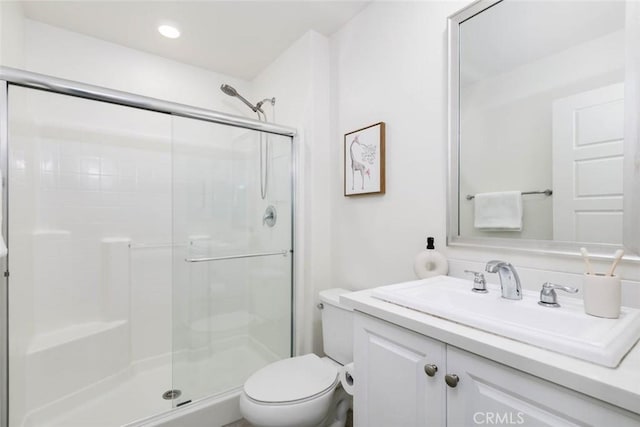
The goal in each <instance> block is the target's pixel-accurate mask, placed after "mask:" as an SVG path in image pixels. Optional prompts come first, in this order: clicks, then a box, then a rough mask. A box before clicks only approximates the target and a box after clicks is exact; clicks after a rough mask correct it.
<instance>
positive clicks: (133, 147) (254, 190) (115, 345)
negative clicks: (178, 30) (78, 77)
mask: <svg viewBox="0 0 640 427" xmlns="http://www.w3.org/2000/svg"><path fill="white" fill-rule="evenodd" d="M212 96H215V95H214V94H212ZM294 134H295V130H294V129H291V128H288V127H284V126H279V125H276V124H273V123H266V122H261V121H257V120H251V119H246V118H243V117H238V116H232V115H226V114H222V113H218V112H214V111H209V110H204V109H200V108H196V107H191V106H187V105H181V104H174V103H170V102H166V101H161V100H157V99H152V98H146V97H141V96H137V95H133V94H128V93H123V92H118V91H114V90H110V89H105V88H99V87H93V86H89V85H85V84H81V83H77V82H72V81H67V80H62V79H57V78H52V77H48V76H44V75H39V74H35V73H30V72H24V71H19V70H14V69H9V68H0V169H1V170H2V179H3V186H2V210H1V211H0V212H2V213H3V221H2V226H3V230H2V231H3V235H4V237H5V240H6V242H7V245H8V248H9V252H8V256H7V258H6V259H3V260H2V262H3V263H4V268H3V270H2V271H3V272H5V273H4V278H3V279H4V280H3V286H2V289H1V292H0V300H1V301H0V302H1V304H0V313H1V314H0V315H1V317H0V318H1V319H2V321H1V326H2V327H1V328H0V333H1V334H2V336H0V346H1V348H0V358H1V359H2V360H0V362H1V363H0V369H1V370H2V371H1V375H0V377H1V380H2V385H1V386H0V387H1V388H0V406H1V407H2V420H1V423H0V425H1V426H2V427H39V426H51V427H103V426H104V427H107V426H123V425H132V426H133V425H136V426H137V425H144V420H145V419H151V418H153V416H156V415H158V414H161V413H167V412H172V411H180V410H181V409H182V408H183V407H185V408H186V407H189V406H190V405H191V406H192V405H194V404H198V402H202V401H203V400H207V399H208V400H211V401H215V398H216V397H219V396H229V395H233V394H234V393H235V394H237V393H238V390H240V387H241V386H242V384H243V383H244V381H245V379H246V378H247V377H248V376H249V375H251V374H252V373H253V372H255V371H256V370H257V369H259V368H261V367H263V366H265V365H266V364H269V363H271V362H273V361H275V360H279V359H283V358H287V357H290V356H291V354H292V348H293V343H292V339H293V334H292V330H293V313H292V310H293V304H292V301H293V285H292V283H293V275H292V272H293V263H292V259H293V255H292V254H293V232H292V230H293V176H294V174H293V171H294V168H293V166H294V162H293V155H292V149H293V143H292V142H293V136H294ZM261 141H266V144H267V145H268V147H269V150H268V151H267V153H268V156H267V158H266V159H265V158H263V157H262V156H261V154H260V149H261V146H262V143H261ZM264 161H266V162H268V164H269V168H268V169H267V171H268V172H267V173H268V180H267V182H268V188H266V197H265V198H264V199H263V198H262V197H261V190H262V188H261V187H262V185H261V181H262V180H263V177H262V175H261V173H260V166H261V164H262V162H264ZM268 207H270V209H271V211H270V212H272V218H265V209H267V208H268ZM276 213H277V215H276ZM267 219H269V220H267ZM178 407H179V408H178ZM213 422H214V423H215V420H213Z"/></svg>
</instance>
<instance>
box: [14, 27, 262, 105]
mask: <svg viewBox="0 0 640 427" xmlns="http://www.w3.org/2000/svg"><path fill="white" fill-rule="evenodd" d="M24 30H25V34H24V38H25V51H24V52H25V69H27V70H28V71H35V72H39V73H43V74H48V75H52V76H55V77H62V78H65V79H70V80H76V81H80V82H84V83H88V84H93V85H98V86H104V87H108V88H110V89H117V90H122V91H126V92H130V93H135V94H138V95H145V96H150V97H153V98H160V99H163V100H167V101H173V102H179V103H184V104H189V105H193V106H197V107H202V108H208V109H213V110H223V111H228V112H230V113H231V114H238V115H243V114H244V113H245V111H246V107H245V106H244V105H242V104H241V103H240V102H238V101H237V100H236V99H232V98H230V97H227V96H225V95H224V94H223V93H222V92H221V91H220V85H221V84H222V83H228V84H230V85H232V86H234V87H235V88H236V89H237V90H238V92H240V93H242V94H247V95H246V96H247V97H251V85H250V84H249V83H248V82H246V81H244V80H241V79H237V78H234V77H231V76H227V75H224V74H219V73H215V72H212V71H209V70H205V69H202V68H198V67H194V66H190V65H186V64H182V63H180V62H176V61H173V60H170V59H165V58H162V57H160V56H157V55H153V54H149V53H145V52H141V51H138V50H135V49H130V48H126V47H123V46H120V45H117V44H114V43H109V42H105V41H102V40H99V39H96V38H93V37H88V36H84V35H82V34H78V33H74V32H71V31H66V30H63V29H60V28H57V27H54V26H51V25H47V24H43V23H40V22H37V21H33V20H30V19H26V20H25V21H24Z"/></svg>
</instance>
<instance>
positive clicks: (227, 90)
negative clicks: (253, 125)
mask: <svg viewBox="0 0 640 427" xmlns="http://www.w3.org/2000/svg"><path fill="white" fill-rule="evenodd" d="M220 90H221V91H223V92H224V93H225V94H226V95H229V96H233V97H236V98H238V99H239V100H240V101H242V102H244V103H245V105H246V106H247V107H249V108H251V110H252V111H253V112H254V113H257V112H258V111H260V112H262V110H261V109H260V108H259V107H256V106H254V105H253V104H252V103H250V102H249V101H247V100H246V99H244V97H243V96H242V95H240V94H239V93H238V91H237V90H235V88H234V87H233V86H229V85H228V84H223V85H221V86H220Z"/></svg>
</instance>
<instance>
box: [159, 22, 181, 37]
mask: <svg viewBox="0 0 640 427" xmlns="http://www.w3.org/2000/svg"><path fill="white" fill-rule="evenodd" d="M158 32H159V33H160V34H162V35H163V36H165V37H167V38H170V39H177V38H178V37H180V30H178V29H177V28H176V27H172V26H171V25H160V26H159V27H158Z"/></svg>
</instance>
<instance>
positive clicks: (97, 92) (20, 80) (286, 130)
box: [0, 66, 298, 427]
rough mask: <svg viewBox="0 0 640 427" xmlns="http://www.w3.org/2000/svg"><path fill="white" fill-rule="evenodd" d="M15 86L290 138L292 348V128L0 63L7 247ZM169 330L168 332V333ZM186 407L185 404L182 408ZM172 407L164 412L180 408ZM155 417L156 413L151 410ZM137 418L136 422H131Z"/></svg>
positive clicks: (4, 266)
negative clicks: (11, 95)
mask: <svg viewBox="0 0 640 427" xmlns="http://www.w3.org/2000/svg"><path fill="white" fill-rule="evenodd" d="M10 85H14V86H19V87H25V88H29V89H36V90H42V91H46V92H51V93H56V94H60V95H68V96H74V97H76V98H83V99H88V100H93V101H100V102H107V103H110V104H116V105H121V106H124V107H131V108H137V109H142V110H147V111H152V112H157V113H164V114H169V115H172V116H178V117H185V118H190V119H196V120H201V121H206V122H210V123H217V124H221V125H226V126H234V127H239V128H243V129H249V130H255V131H259V132H265V133H271V134H275V135H282V136H287V137H290V141H291V163H290V165H289V167H290V175H291V253H290V255H291V276H290V277H291V280H290V284H291V301H290V303H291V305H290V306H291V325H290V336H291V340H290V351H289V354H290V356H293V353H294V348H295V337H296V334H295V316H296V309H295V291H296V283H295V277H296V276H295V273H296V271H295V262H294V261H295V256H294V255H295V234H294V233H295V205H296V197H295V196H296V191H297V189H296V179H295V177H296V174H297V170H298V169H297V150H296V144H294V141H295V140H296V136H297V130H296V129H295V128H293V127H289V126H282V125H277V124H275V123H268V122H262V121H258V120H254V119H249V118H246V117H241V116H236V115H232V114H226V113H222V112H219V111H214V110H207V109H204V108H199V107H194V106H191V105H186V104H179V103H175V102H170V101H164V100H161V99H157V98H151V97H146V96H142V95H136V94H132V93H128V92H123V91H118V90H114V89H108V88H105V87H100V86H94V85H89V84H85V83H80V82H76V81H73V80H66V79H60V78H57V77H53V76H48V75H45V74H39V73H33V72H30V71H24V70H19V69H16V68H10V67H3V66H0V170H1V171H2V174H1V176H0V179H1V185H2V190H3V191H2V224H0V228H1V232H2V235H3V236H4V239H5V242H6V245H7V247H8V246H9V220H8V219H9V218H8V215H9V181H8V174H9V172H8V169H9V132H8V125H9V100H8V95H9V86H10ZM10 255H11V254H10V253H8V254H7V256H6V257H5V258H4V259H1V260H0V273H1V274H2V278H1V280H0V283H1V289H0V427H8V426H9V321H8V320H9V269H8V267H9V256H10ZM169 332H170V331H169ZM187 407H188V406H187ZM179 409H180V408H172V409H170V410H169V411H168V412H173V411H175V410H179ZM150 415H157V414H150ZM132 421H136V420H132Z"/></svg>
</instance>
